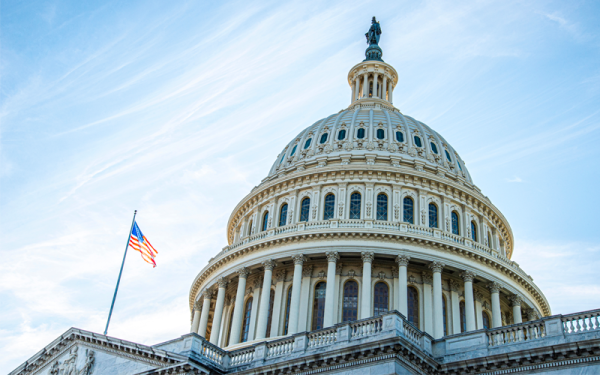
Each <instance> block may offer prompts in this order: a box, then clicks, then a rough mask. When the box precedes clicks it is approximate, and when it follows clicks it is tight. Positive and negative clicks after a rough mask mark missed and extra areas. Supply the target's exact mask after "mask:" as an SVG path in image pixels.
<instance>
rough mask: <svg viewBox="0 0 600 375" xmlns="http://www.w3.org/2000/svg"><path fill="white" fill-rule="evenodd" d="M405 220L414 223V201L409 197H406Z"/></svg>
mask: <svg viewBox="0 0 600 375" xmlns="http://www.w3.org/2000/svg"><path fill="white" fill-rule="evenodd" d="M403 220H404V221H405V222H407V223H410V224H414V202H413V200H412V199H411V198H409V197H406V198H404V208H403Z"/></svg>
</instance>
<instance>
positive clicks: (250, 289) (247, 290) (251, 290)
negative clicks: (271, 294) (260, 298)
mask: <svg viewBox="0 0 600 375" xmlns="http://www.w3.org/2000/svg"><path fill="white" fill-rule="evenodd" d="M253 291H254V290H253V289H252V288H251V287H250V288H248V289H246V293H245V294H244V295H245V296H247V295H250V294H252V292H253Z"/></svg>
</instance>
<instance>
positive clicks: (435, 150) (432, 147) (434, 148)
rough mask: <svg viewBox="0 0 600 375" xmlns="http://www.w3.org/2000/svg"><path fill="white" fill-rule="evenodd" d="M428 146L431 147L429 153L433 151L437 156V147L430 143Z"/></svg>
mask: <svg viewBox="0 0 600 375" xmlns="http://www.w3.org/2000/svg"><path fill="white" fill-rule="evenodd" d="M429 145H430V146H431V151H433V153H434V154H436V155H437V153H438V151H437V146H436V145H435V143H433V142H430V143H429Z"/></svg>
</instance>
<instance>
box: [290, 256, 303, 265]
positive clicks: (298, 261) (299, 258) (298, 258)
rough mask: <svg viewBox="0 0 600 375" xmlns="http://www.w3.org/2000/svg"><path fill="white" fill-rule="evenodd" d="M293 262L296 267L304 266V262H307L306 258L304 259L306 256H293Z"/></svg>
mask: <svg viewBox="0 0 600 375" xmlns="http://www.w3.org/2000/svg"><path fill="white" fill-rule="evenodd" d="M292 260H293V261H294V265H295V266H297V265H300V266H301V265H303V264H304V262H306V258H305V257H304V254H296V255H292Z"/></svg>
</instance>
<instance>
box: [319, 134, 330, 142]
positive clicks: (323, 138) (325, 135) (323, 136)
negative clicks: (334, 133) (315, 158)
mask: <svg viewBox="0 0 600 375" xmlns="http://www.w3.org/2000/svg"><path fill="white" fill-rule="evenodd" d="M328 135H329V133H325V134H323V135H322V136H321V140H320V141H319V142H321V144H323V143H325V142H327V136H328Z"/></svg>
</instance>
